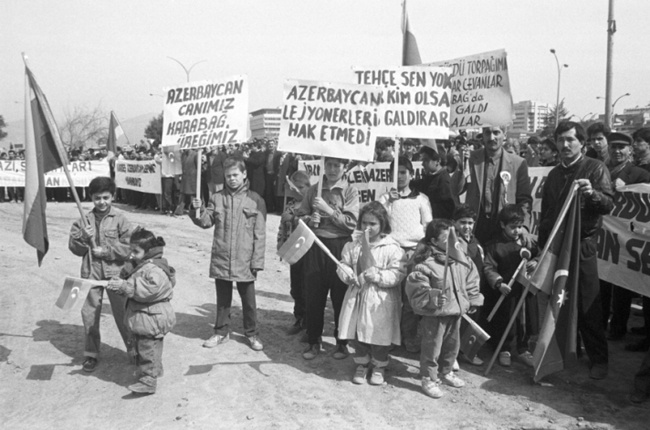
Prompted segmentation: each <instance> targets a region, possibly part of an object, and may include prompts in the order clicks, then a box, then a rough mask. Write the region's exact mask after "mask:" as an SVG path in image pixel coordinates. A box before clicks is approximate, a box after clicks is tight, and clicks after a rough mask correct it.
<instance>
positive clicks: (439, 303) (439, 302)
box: [436, 293, 447, 308]
mask: <svg viewBox="0 0 650 430" xmlns="http://www.w3.org/2000/svg"><path fill="white" fill-rule="evenodd" d="M436 302H437V303H436V305H437V306H438V308H442V307H443V306H445V305H446V304H447V296H445V295H444V294H442V293H440V295H439V296H438V297H436Z"/></svg>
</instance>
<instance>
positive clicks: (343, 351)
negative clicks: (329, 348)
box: [332, 343, 350, 360]
mask: <svg viewBox="0 0 650 430" xmlns="http://www.w3.org/2000/svg"><path fill="white" fill-rule="evenodd" d="M348 355H350V352H349V351H348V347H347V346H345V345H343V344H340V343H338V344H336V349H335V350H334V354H332V357H333V358H334V359H335V360H343V359H345V358H348Z"/></svg>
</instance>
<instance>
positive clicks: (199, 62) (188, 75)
mask: <svg viewBox="0 0 650 430" xmlns="http://www.w3.org/2000/svg"><path fill="white" fill-rule="evenodd" d="M167 58H169V59H170V60H173V61H176V62H177V63H178V64H179V65H180V66H181V67H182V68H183V70H185V75H186V76H187V82H189V81H190V72H191V71H192V69H193V68H194V66H196V65H197V64H201V63H205V62H207V61H208V60H201V61H197V62H196V63H194V64H192V65H191V66H190V68H189V69H188V68H187V67H185V66H184V65H183V63H181V62H180V61H178V60H177V59H176V58H174V57H169V56H168V57H167Z"/></svg>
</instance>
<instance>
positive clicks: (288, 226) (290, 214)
mask: <svg viewBox="0 0 650 430" xmlns="http://www.w3.org/2000/svg"><path fill="white" fill-rule="evenodd" d="M290 179H291V182H293V184H294V185H295V186H296V187H297V188H298V191H296V190H293V189H292V190H291V195H292V196H293V199H292V201H291V202H287V206H286V208H285V209H284V213H283V214H282V216H281V217H280V228H279V229H278V249H280V248H281V247H282V245H283V244H284V242H286V241H287V239H288V238H289V236H290V235H291V232H292V231H293V229H294V228H295V226H296V224H297V218H296V212H297V211H298V209H299V208H300V205H301V204H302V200H303V197H304V195H305V193H306V192H307V190H308V189H309V175H308V174H307V172H305V171H303V170H298V171H296V172H294V173H293V175H291V178H290ZM303 261H304V260H303V259H300V261H298V262H297V263H295V264H292V265H291V266H290V268H289V277H290V285H291V287H290V292H291V298H293V301H294V305H293V316H294V317H295V318H296V322H295V323H294V324H293V325H292V326H291V328H289V330H287V334H289V335H294V334H297V333H300V332H301V331H302V330H303V329H304V328H305V298H304V297H303V292H302V290H303V279H302V277H303Z"/></svg>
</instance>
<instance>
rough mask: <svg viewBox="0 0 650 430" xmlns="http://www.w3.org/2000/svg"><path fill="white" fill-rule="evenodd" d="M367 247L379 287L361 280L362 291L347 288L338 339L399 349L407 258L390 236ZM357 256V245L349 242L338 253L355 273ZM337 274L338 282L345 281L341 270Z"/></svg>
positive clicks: (343, 262) (358, 250)
mask: <svg viewBox="0 0 650 430" xmlns="http://www.w3.org/2000/svg"><path fill="white" fill-rule="evenodd" d="M370 246H371V253H372V255H373V257H374V258H375V262H376V263H377V266H376V267H377V268H378V269H379V275H380V278H381V280H380V281H379V282H378V283H365V281H364V280H361V281H362V282H361V283H360V284H361V288H358V287H349V288H348V290H347V291H346V293H345V297H344V298H343V307H342V309H341V315H340V316H339V338H340V339H354V338H355V336H356V337H358V339H359V340H360V341H361V342H364V343H368V344H371V345H390V344H396V345H399V344H401V339H400V327H399V323H400V313H401V309H402V300H401V291H400V283H401V281H402V279H404V276H406V257H405V255H404V251H403V250H402V248H401V247H400V246H399V244H398V243H397V242H396V241H395V240H394V239H393V238H392V237H390V236H386V237H384V238H382V239H380V240H379V241H378V242H376V243H371V244H370ZM360 254H361V244H360V242H359V241H357V240H355V241H353V242H348V243H347V244H345V246H344V247H343V251H342V252H341V263H342V264H343V265H345V266H348V267H350V268H351V269H352V270H353V271H354V272H355V273H356V270H355V269H356V267H357V261H358V260H359V255H360ZM337 274H338V276H339V278H341V279H344V278H345V276H344V274H343V272H342V271H341V269H337ZM360 278H361V277H360Z"/></svg>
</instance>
